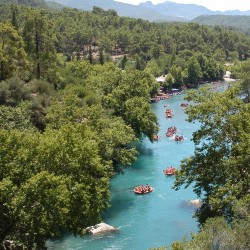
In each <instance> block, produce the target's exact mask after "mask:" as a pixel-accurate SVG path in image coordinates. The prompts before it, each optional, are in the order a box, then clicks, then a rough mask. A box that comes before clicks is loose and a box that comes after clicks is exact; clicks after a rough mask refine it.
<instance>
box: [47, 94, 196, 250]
mask: <svg viewBox="0 0 250 250" xmlns="http://www.w3.org/2000/svg"><path fill="white" fill-rule="evenodd" d="M182 102H183V94H182V95H177V96H173V97H172V98H171V99H169V100H162V101H159V102H157V103H153V104H152V109H153V111H154V112H155V114H156V115H157V116H158V119H159V123H160V132H159V135H160V137H161V138H160V140H159V141H156V142H154V143H150V142H149V141H148V140H147V139H145V140H143V141H142V142H140V143H139V145H138V147H139V151H140V156H139V157H138V159H137V161H136V162H135V163H134V164H133V165H132V167H130V168H127V169H125V171H124V172H125V173H124V174H123V175H118V176H116V177H114V178H113V179H112V180H111V193H112V200H111V207H110V209H109V210H108V212H107V213H106V214H105V215H104V222H105V223H107V224H109V225H112V226H115V227H117V228H119V230H118V231H117V232H115V233H112V234H108V235H100V236H87V237H84V238H80V237H74V236H72V235H65V236H64V237H63V238H62V239H61V240H57V241H54V242H53V243H52V242H50V243H49V249H56V250H59V249H60V250H76V249H79V250H80V249H87V250H99V249H100V250H102V249H105V250H111V249H113V250H114V249H115V250H117V249H123V250H144V249H150V248H153V247H159V246H166V245H168V246H170V244H171V243H172V242H173V241H176V240H181V239H182V238H183V237H184V236H187V237H190V233H191V232H197V230H198V228H197V223H196V220H195V219H194V218H193V214H194V211H195V209H196V208H195V207H194V206H192V205H190V203H189V201H190V200H192V199H197V197H196V195H195V194H194V193H193V192H192V188H191V187H190V188H188V189H184V188H183V189H181V190H179V191H175V190H173V189H172V188H171V187H172V186H173V183H174V176H165V175H164V173H163V171H162V170H163V169H165V168H166V167H167V166H171V165H172V166H175V167H176V168H178V167H179V165H180V161H181V160H182V159H183V158H185V157H187V156H189V155H191V154H192V153H193V151H194V145H193V142H192V141H191V140H190V139H191V137H192V133H193V132H194V131H195V130H197V128H198V126H199V125H198V124H195V123H188V122H186V121H185V119H186V118H187V116H186V114H185V113H184V108H183V107H180V103H182ZM166 105H168V106H167V107H166ZM166 108H171V109H172V110H173V111H174V117H173V118H171V119H169V118H166V117H165V114H164V111H165V109H166ZM173 125H175V126H176V127H177V134H179V135H183V136H184V137H185V140H184V141H182V142H175V141H173V138H168V137H166V136H165V132H166V130H167V128H168V127H170V126H173ZM141 184H144V185H146V184H149V185H151V186H152V187H153V188H154V191H153V192H152V193H149V194H146V195H136V194H134V192H133V188H134V187H135V186H137V185H141Z"/></svg>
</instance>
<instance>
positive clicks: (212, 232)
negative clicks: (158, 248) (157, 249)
mask: <svg viewBox="0 0 250 250" xmlns="http://www.w3.org/2000/svg"><path fill="white" fill-rule="evenodd" d="M249 199H250V196H249V195H247V196H245V197H244V198H243V199H241V200H239V201H237V202H236V204H235V206H234V208H233V210H234V218H233V221H231V223H230V224H229V223H228V222H227V221H226V220H225V218H223V217H216V218H210V219H208V220H207V221H206V223H205V225H204V226H203V227H202V229H201V231H200V232H199V233H197V234H192V239H191V240H190V241H187V240H182V241H177V242H173V243H172V245H171V250H199V249H219V250H220V249H248V246H249V244H250V236H249V235H250V218H249V212H250V211H249V209H250V207H249V204H250V200H249Z"/></svg>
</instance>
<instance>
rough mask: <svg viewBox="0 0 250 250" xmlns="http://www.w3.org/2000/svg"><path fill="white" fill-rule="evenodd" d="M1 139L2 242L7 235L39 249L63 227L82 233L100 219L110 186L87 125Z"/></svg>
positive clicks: (9, 134) (6, 133) (4, 135)
mask: <svg viewBox="0 0 250 250" xmlns="http://www.w3.org/2000/svg"><path fill="white" fill-rule="evenodd" d="M0 140H1V146H0V147H1V159H0V160H1V172H0V176H1V181H0V192H1V201H0V204H1V213H0V218H1V221H5V223H1V224H2V225H1V241H2V240H3V239H6V237H7V238H10V239H13V240H15V241H16V242H17V243H18V242H21V243H22V244H23V245H24V246H26V247H27V248H32V247H33V246H34V244H36V245H37V248H39V249H40V248H41V247H42V246H43V245H44V243H45V240H46V239H47V238H48V237H55V236H58V235H60V234H61V232H62V230H63V229H67V231H69V232H72V233H75V234H80V235H81V233H82V230H83V229H84V227H86V226H88V225H91V224H94V223H96V222H98V221H100V219H101V212H102V211H103V210H104V209H105V208H107V206H108V200H109V191H108V187H109V182H108V176H107V171H106V166H105V165H102V164H101V162H100V160H101V159H100V157H99V155H98V144H97V142H96V141H97V138H96V135H95V134H93V133H92V132H91V130H90V129H89V128H88V127H87V126H85V125H78V126H72V125H67V126H63V127H61V128H60V129H59V130H49V129H48V130H46V131H45V133H43V134H37V133H33V134H31V133H29V134H28V133H23V132H19V131H15V130H12V131H4V130H1V131H0ZM7 189H8V191H7V192H6V190H7ZM2 194H3V195H2Z"/></svg>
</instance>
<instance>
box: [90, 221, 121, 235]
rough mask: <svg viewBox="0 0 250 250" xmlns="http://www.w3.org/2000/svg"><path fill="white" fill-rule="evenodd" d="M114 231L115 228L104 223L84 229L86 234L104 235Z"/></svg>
mask: <svg viewBox="0 0 250 250" xmlns="http://www.w3.org/2000/svg"><path fill="white" fill-rule="evenodd" d="M116 230H117V228H115V227H113V226H110V225H108V224H106V223H99V224H96V225H95V226H90V227H87V228H86V232H87V233H89V234H105V233H109V232H113V231H116Z"/></svg>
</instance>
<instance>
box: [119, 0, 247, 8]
mask: <svg viewBox="0 0 250 250" xmlns="http://www.w3.org/2000/svg"><path fill="white" fill-rule="evenodd" d="M115 1H117V2H123V3H130V4H135V5H137V4H139V3H141V2H147V0H115ZM149 1H151V2H152V3H153V4H158V3H163V2H165V1H166V0H149ZM170 1H171V2H176V3H185V4H190V3H191V4H198V5H202V6H204V7H207V8H208V9H210V10H221V11H225V10H235V9H238V10H241V11H242V10H250V1H249V0H170Z"/></svg>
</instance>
